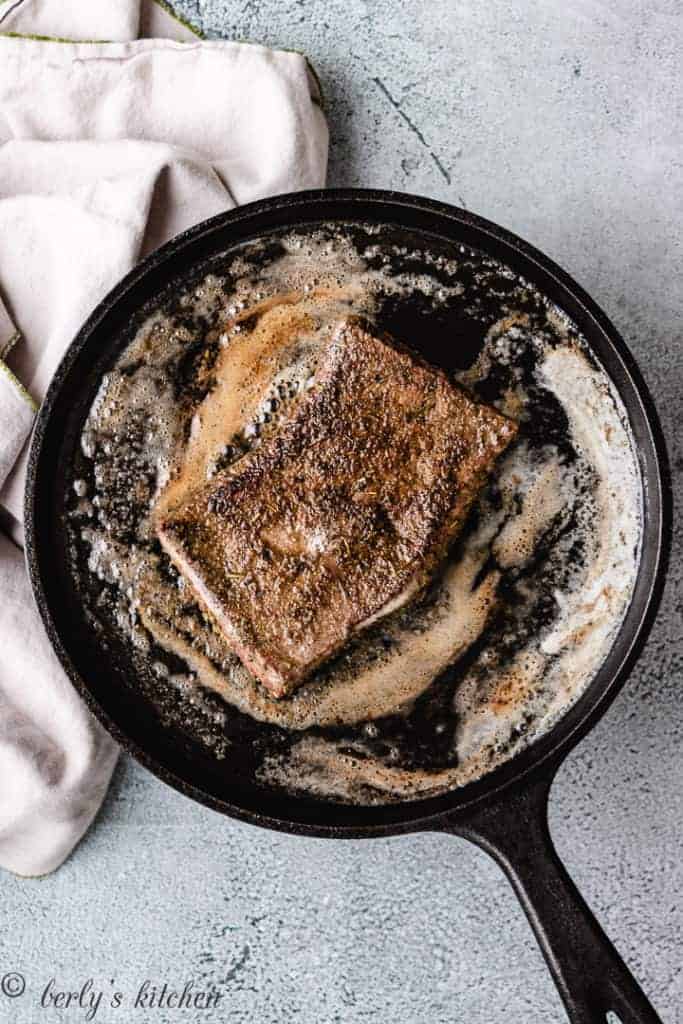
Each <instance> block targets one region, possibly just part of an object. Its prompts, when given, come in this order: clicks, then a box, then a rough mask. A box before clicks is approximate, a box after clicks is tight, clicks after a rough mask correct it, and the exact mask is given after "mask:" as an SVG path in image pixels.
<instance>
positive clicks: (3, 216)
mask: <svg viewBox="0 0 683 1024" xmlns="http://www.w3.org/2000/svg"><path fill="white" fill-rule="evenodd" d="M5 32H6V33H13V34H12V35H6V36H2V35H0V506H1V507H2V509H3V510H4V511H3V516H4V520H3V522H4V524H5V528H6V532H7V533H9V534H10V535H11V537H12V538H13V540H14V543H13V542H12V540H10V539H9V538H8V537H7V536H4V537H3V536H1V535H0V639H1V640H2V644H1V645H0V866H3V867H6V868H9V869H10V870H12V871H15V872H17V873H19V874H26V875H37V874H43V873H46V872H48V871H51V870H53V869H54V868H55V867H57V866H58V865H59V864H60V863H61V862H62V860H63V859H64V858H65V857H66V856H67V855H68V854H69V852H70V851H71V849H72V848H73V846H74V845H75V844H76V843H77V842H78V840H79V839H80V837H81V836H82V834H83V832H84V831H85V829H86V828H87V827H88V825H89V823H90V821H91V820H92V818H93V816H94V814H95V813H96V811H97V809H98V807H99V805H100V802H101V800H102V798H103V796H104V793H105V791H106V787H107V785H108V782H109V778H110V776H111V771H112V768H113V765H114V762H115V758H116V748H115V745H114V744H113V742H112V741H111V740H110V739H109V737H108V736H106V735H105V734H104V733H103V731H102V730H101V729H100V727H99V725H97V723H95V722H94V720H93V719H92V718H91V717H90V715H89V714H88V712H87V711H86V709H85V707H84V706H83V705H82V703H81V702H80V700H79V699H78V698H77V697H76V695H75V693H74V691H73V689H72V688H71V686H70V684H69V683H68V681H67V680H66V678H65V676H64V674H63V672H62V670H61V668H60V667H59V665H58V663H57V661H56V659H55V657H54V656H53V654H52V652H51V650H50V647H49V645H48V643H47V640H46V638H45V636H44V633H43V630H42V626H41V624H40V621H39V619H38V616H37V613H36V612H35V610H34V608H33V604H32V600H31V595H30V591H29V586H28V581H27V579H26V575H25V570H24V564H23V555H22V552H21V550H20V547H19V546H18V545H20V544H21V540H22V531H21V507H22V500H23V487H24V478H25V460H26V450H27V439H28V436H29V433H30V429H31V424H32V421H33V417H34V412H35V408H36V403H37V402H39V401H40V400H41V398H42V396H43V395H44V393H45V390H46V388H47V385H48V383H49V381H50V378H51V376H52V374H53V372H54V370H55V368H56V366H57V364H58V362H59V360H60V358H61V356H62V355H63V353H64V351H65V349H66V347H67V346H68V344H69V342H70V341H71V340H72V338H73V336H74V334H75V333H76V331H77V330H78V327H79V326H80V324H81V323H82V322H83V320H84V319H85V318H86V317H87V316H88V314H89V313H90V312H91V311H92V309H93V307H94V306H95V305H96V303H97V302H98V301H99V300H100V299H101V298H102V297H103V296H104V295H105V294H106V293H107V291H108V290H109V289H110V288H111V287H113V285H114V284H116V282H117V281H118V280H119V278H120V277H121V276H122V275H123V274H124V273H125V272H126V271H127V270H129V269H130V268H131V267H132V266H133V265H134V264H135V262H136V261H137V260H138V259H139V258H140V256H141V255H144V254H146V253H147V252H150V251H151V250H153V249H154V248H156V247H157V246H158V245H160V244H161V243H163V242H164V241H166V240H167V239H168V238H170V237H172V236H173V235H174V234H176V233H177V232H179V231H181V230H183V229H185V228H187V227H189V226H191V225H192V224H194V223H197V222H198V221H200V220H202V219H204V218H206V217H209V216H212V215H213V214H215V213H218V212H220V211H221V210H225V209H229V208H230V207H232V206H234V205H235V204H238V203H244V202H248V201H250V200H253V199H257V198H260V197H262V196H267V195H274V194H277V193H280V192H286V191H294V190H298V189H303V188H317V187H321V186H323V185H324V181H325V170H326V161H327V127H326V123H325V118H324V115H323V113H322V110H321V108H320V97H319V94H318V88H317V84H316V80H315V78H314V77H313V75H312V73H311V71H310V68H309V66H308V64H307V62H306V60H305V58H304V57H303V56H301V55H300V54H296V53H290V52H284V51H273V50H269V49H266V48H264V47H261V46H257V45H250V44H245V43H232V42H208V41H203V40H201V39H199V38H198V37H197V36H196V35H195V34H193V32H192V31H191V29H189V28H188V27H187V26H186V25H184V24H182V23H181V22H179V21H177V20H176V19H175V18H174V17H173V16H172V14H171V13H169V10H168V8H167V6H166V5H165V4H163V5H162V4H159V3H156V2H155V0H90V2H88V3H87V4H85V3H83V2H82V0H18V2H17V0H5V2H0V33H5ZM14 33H18V34H19V35H15V34H14ZM48 34H49V35H51V36H58V37H59V39H60V40H74V39H78V38H80V39H109V40H114V41H112V42H69V41H49V40H45V39H37V38H27V37H28V36H37V35H39V36H43V35H48ZM152 34H154V35H155V36H160V35H161V34H163V35H164V36H166V37H167V38H136V36H140V35H144V36H149V35H152Z"/></svg>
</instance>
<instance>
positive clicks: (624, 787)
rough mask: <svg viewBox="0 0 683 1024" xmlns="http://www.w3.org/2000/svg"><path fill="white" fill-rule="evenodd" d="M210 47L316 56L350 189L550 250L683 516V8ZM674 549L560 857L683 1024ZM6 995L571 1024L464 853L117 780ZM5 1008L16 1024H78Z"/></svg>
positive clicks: (520, 935) (11, 961)
mask: <svg viewBox="0 0 683 1024" xmlns="http://www.w3.org/2000/svg"><path fill="white" fill-rule="evenodd" d="M178 6H179V7H180V8H182V10H183V12H184V13H185V14H186V15H187V16H188V17H190V18H194V19H195V20H197V21H198V22H200V23H201V24H202V25H203V27H204V28H205V29H206V30H207V32H209V33H210V34H214V35H224V36H234V37H240V38H245V39H250V40H255V41H260V42H264V43H268V44H273V45H278V46H283V47H289V48H297V49H301V50H304V51H306V52H307V53H308V54H309V55H310V57H311V58H312V60H313V61H314V63H315V64H316V66H317V68H318V70H319V73H320V75H321V78H322V80H323V85H324V89H325V93H326V96H327V102H328V109H329V117H330V123H331V129H332V145H331V153H330V175H329V182H330V184H331V185H363V186H383V187H394V188H399V189H405V190H408V191H413V192H417V193H422V194H426V195H431V196H434V197H437V198H441V199H447V200H451V201H453V202H455V203H458V204H461V205H464V206H467V207H468V208H469V209H472V210H475V211H477V212H479V213H481V214H484V215H485V216H487V217H490V218H492V219H494V220H497V221H499V222H500V223H502V224H504V225H507V226H508V227H510V228H512V229H513V230H515V231H517V232H519V233H520V234H521V235H523V236H524V237H526V238H527V239H529V240H530V241H531V242H534V243H535V244H536V245H538V246H540V247H541V248H543V249H545V250H546V251H547V252H548V253H549V254H551V255H552V256H553V257H554V258H555V259H557V260H558V261H559V262H560V263H561V264H562V265H564V266H565V267H566V268H567V269H568V270H569V271H570V272H571V273H572V274H574V275H575V276H576V277H577V278H578V280H579V281H580V282H581V283H582V284H583V285H584V286H585V287H586V288H587V289H588V290H589V291H590V292H591V293H592V294H593V295H594V296H595V298H596V299H597V300H598V302H600V303H601V304H602V305H603V306H604V307H605V309H606V310H607V311H608V312H609V313H610V315H611V316H612V317H613V318H614V320H615V322H616V323H617V325H618V326H619V327H620V329H621V330H622V331H623V333H624V335H625V337H626V338H627V340H628V342H629V343H630V345H631V346H632V348H633V351H634V352H635V354H636V356H637V358H638V360H639V362H640V365H641V367H642V368H643V370H644V372H645V376H646V377H647V380H648V381H649V384H650V386H651V388H652V391H653V393H654V395H655V397H656V399H657V403H658V405H659V409H660V411H661V414H662V418H663V420H664V425H665V428H666V430H667V434H668V438H669V442H670V445H671V456H672V462H673V466H674V471H675V473H676V474H677V482H678V490H679V494H680V470H681V466H683V455H682V453H681V448H680V443H679V436H680V431H681V426H682V421H681V416H680V412H679V410H680V403H681V398H682V392H683V387H682V379H683V378H682V375H681V369H682V365H681V364H682V362H683V358H682V355H681V353H682V341H681V302H682V300H683V254H682V251H681V210H682V208H683V172H682V169H681V161H682V159H683V145H682V139H681V130H682V129H681V125H682V123H683V122H682V114H683V109H682V108H683V88H682V86H681V74H680V62H681V58H682V55H683V45H682V42H683V40H682V16H681V12H680V8H679V7H678V3H677V0H668V2H667V0H621V2H619V0H612V2H611V3H610V2H598V0H526V2H523V3H512V2H505V0H488V3H482V2H480V0H462V2H455V0H452V2H449V0H431V2H430V3H429V4H424V3H421V2H418V0H403V2H402V3H396V2H395V0H376V2H362V0H343V2H342V0H183V2H182V3H180V4H178ZM682 565H683V562H682V559H681V546H680V540H679V538H676V541H675V546H674V552H673V557H672V565H671V573H670V580H669V586H668V590H667V594H666V597H665V600H664V603H663V606H662V609H661V612H660V616H659V620H658V623H657V626H656V628H655V630H654V632H653V635H652V637H651V640H650V642H649V645H648V647H647V650H646V652H645V654H644V655H643V657H642V659H641V661H640V663H639V665H638V667H637V669H636V671H635V672H634V673H633V676H632V679H631V681H630V684H629V685H628V686H627V688H626V689H625V691H624V692H623V693H622V695H621V696H620V698H619V699H618V700H617V702H616V704H615V705H614V707H613V708H612V709H611V711H610V712H609V713H608V715H607V716H606V717H605V719H604V720H603V721H602V722H601V723H600V724H599V725H598V727H597V728H596V729H595V730H594V732H593V733H592V734H591V736H590V737H589V738H588V739H586V740H585V741H584V743H583V744H582V745H581V747H580V749H578V750H577V751H576V752H575V753H574V754H573V756H572V757H571V758H570V759H569V761H568V762H567V764H566V765H565V766H564V768H563V770H562V771H561V773H560V777H559V779H558V781H557V783H556V785H555V788H554V791H553V798H552V830H553V834H554V836H555V839H556V842H557V846H558V848H559V850H560V852H561V854H562V856H563V857H564V858H565V860H566V862H567V863H568V865H569V867H570V869H571V871H572V873H573V874H574V876H575V878H576V880H577V882H578V884H579V886H580V887H581V888H582V890H583V892H584V893H585V895H586V897H587V899H588V901H589V902H590V904H591V905H592V906H593V907H594V909H595V910H596V912H597V913H598V915H599V917H600V918H601V920H602V922H603V923H604V926H605V928H606V930H607V932H608V933H609V934H610V936H611V937H612V938H613V939H614V941H615V942H616V944H617V946H618V947H619V949H620V951H621V953H622V954H623V955H624V957H625V958H626V959H627V961H628V963H629V964H630V966H631V967H632V968H633V970H634V971H635V972H636V974H637V975H638V976H639V977H640V979H641V980H642V984H643V986H644V988H645V989H646V991H647V992H648V994H649V995H650V996H651V998H652V999H653V1001H654V1003H655V1004H656V1006H657V1008H658V1009H659V1011H660V1013H661V1015H662V1017H663V1019H664V1020H665V1021H667V1022H671V1024H673V1022H677V1021H681V1020H683V974H682V973H681V936H682V934H683V865H682V863H681V861H682V854H683V838H682V831H683V799H682V795H681V794H682V792H683V786H682V785H681V783H682V782H683V779H682V774H683V773H682V767H681V751H680V747H681V733H682V728H683V711H682V710H681V699H680V689H681V681H682V673H681V666H682V663H683V646H682V644H681V637H682V635H683V623H682V621H681V608H682V598H681V590H680V582H681V568H682ZM0 907H1V910H2V925H1V932H0V973H2V972H3V971H7V970H10V969H12V970H17V971H21V972H22V973H24V974H25V976H26V979H27V984H28V986H29V993H31V994H32V995H33V996H34V997H35V996H36V994H37V993H39V991H40V990H42V987H43V986H44V985H45V984H46V983H47V982H48V981H49V979H50V978H51V977H55V978H56V979H57V983H58V985H59V986H61V987H62V988H76V987H80V985H81V984H82V983H83V982H84V981H86V980H87V978H89V977H92V978H93V979H94V980H95V983H96V986H97V987H100V988H103V989H104V991H105V993H111V992H112V991H113V990H114V989H115V988H118V989H120V990H121V991H122V992H124V994H126V997H127V999H129V998H130V996H131V995H132V994H134V992H135V991H136V990H137V988H138V987H139V985H140V984H141V983H142V982H143V981H144V980H145V979H146V978H150V979H153V980H155V981H156V982H158V983H161V982H163V981H167V982H169V983H172V984H174V985H176V986H182V983H183V982H184V981H185V980H188V979H190V978H194V979H196V981H197V983H198V984H202V983H203V984H205V985H208V984H214V985H215V986H217V987H218V989H219V990H220V991H221V992H222V993H223V999H222V1001H221V1003H220V1004H219V1006H218V1008H217V1009H215V1010H212V1011H200V1010H195V1011H189V1010H175V1011H173V1010H168V1011H162V1010H155V1011H152V1010H149V1011H147V1012H145V1011H144V1010H142V1009H138V1010H136V1011H133V1010H121V1009H120V1010H111V1009H105V1008H104V1007H102V1008H101V1009H100V1011H99V1013H98V1015H97V1017H96V1018H95V1019H96V1020H100V1021H105V1022H106V1024H111V1022H116V1021H120V1020H125V1021H126V1022H127V1024H135V1022H136V1021H139V1022H141V1024H142V1022H146V1021H150V1022H151V1021H159V1022H172V1021H186V1022H191V1024H195V1022H207V1024H208V1022H217V1021H231V1022H236V1024H237V1022H256V1024H262V1022H263V1024H266V1022H271V1021H272V1022H281V1021H285V1020H296V1021H301V1022H304V1024H333V1022H337V1021H340V1022H363V1021H371V1020H372V1021H373V1022H378V1024H380V1022H387V1024H388V1022H390V1021H399V1022H401V1024H404V1022H405V1024H413V1022H414V1024H417V1022H420V1024H422V1022H425V1024H427V1022H429V1024H438V1022H440V1021H444V1022H446V1021H448V1022H455V1024H498V1022H501V1024H502V1022H514V1024H551V1022H561V1021H563V1020H564V1019H565V1018H564V1015H563V1010H562V1007H561V1005H560V1001H559V998H558V996H557V995H556V993H555V991H554V989H553V986H552V983H551V981H550V979H549V976H548V974H547V971H546V969H545V967H544V965H543V962H542V959H541V956H540V954H539V952H538V951H537V949H536V946H535V944H534V940H533V939H532V937H531V934H530V931H529V928H528V926H527V924H526V921H525V919H524V917H523V915H522V912H521V911H520V909H519V908H518V906H517V905H516V903H515V900H514V898H513V896H512V894H511V892H510V891H509V889H508V886H507V883H506V882H505V880H504V879H503V877H502V875H501V874H500V873H499V871H498V869H497V868H496V867H495V866H494V865H493V863H491V862H489V861H488V859H487V858H486V857H485V855H484V854H482V853H480V852H479V851H477V850H476V849H474V848H472V847H470V846H468V845H467V844H466V843H464V842H462V841H459V840H455V839H448V838H440V837H436V836H431V835H427V836H413V837H407V838H400V839H393V840H387V841H375V842H370V843H346V844H339V845H337V844H334V843H328V842H323V841H305V840H294V839H290V838H288V837H285V836H278V835H271V834H268V833H264V832H259V831H257V830H255V829H254V828H251V827H248V826H243V825H239V824H236V823H233V822H231V821H228V820H224V819H222V818H220V817H219V816H217V815H214V814H212V813H211V812H209V811H206V810H204V809H202V808H200V807H198V806H195V805H194V804H192V803H191V802H190V801H189V800H187V799H185V798H184V797H182V796H179V795H178V794H176V793H175V792H173V791H172V790H170V789H168V788H166V787H165V786H163V785H162V784H161V783H159V782H157V781H156V780H155V779H154V778H153V777H152V776H151V775H149V774H147V773H146V772H145V771H144V770H143V769H142V768H140V767H138V766H137V765H136V764H134V763H133V762H132V761H131V760H130V759H129V758H127V757H124V758H122V760H121V763H120V765H119V768H118V770H117V772H116V776H115V780H114V784H113V786H112V789H111V792H110V794H109V797H108V799H107V801H106V804H105V806H104V808H103V810H102V813H101V814H100V816H99V819H98V820H97V823H96V825H95V827H94V828H93V829H92V830H91V832H90V833H89V835H88V836H87V838H86V840H85V841H84V842H83V844H82V845H81V846H80V848H79V849H78V850H77V852H76V854H75V855H74V856H73V857H72V859H71V860H70V861H69V862H68V863H67V864H66V865H65V866H64V867H63V868H62V870H61V871H59V872H58V873H57V874H56V875H54V876H53V877H51V878H48V879H46V880H44V881H36V882H21V881H18V880H15V879H13V878H11V877H9V876H7V875H5V876H3V877H2V878H1V879H0ZM83 1019H85V1014H84V1012H83V1011H80V1010H75V1009H71V1010H69V1011H64V1012H61V1013H60V1012H57V1011H56V1010H54V1009H43V1010H37V1009H35V1008H33V1009H31V1008H30V1006H29V1003H28V1002H27V1000H26V998H24V999H17V1000H15V1001H14V1002H13V1003H11V1004H10V1003H9V1002H8V1000H6V999H5V1000H3V999H2V997H1V996H0V1020H2V1021H8V1022H10V1021H11V1022H12V1024H36V1022H38V1021H45V1022H47V1021H52V1020H55V1021H57V1020H58V1021H68V1022H69V1024H70V1022H71V1021H79V1020H83Z"/></svg>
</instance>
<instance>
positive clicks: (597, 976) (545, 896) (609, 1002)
mask: <svg viewBox="0 0 683 1024" xmlns="http://www.w3.org/2000/svg"><path fill="white" fill-rule="evenodd" d="M554 773H555V769H550V770H549V769H547V768H546V769H545V770H544V771H543V770H542V771H538V772H536V774H535V776H534V777H532V778H531V779H529V778H527V779H526V781H525V783H523V784H522V786H521V787H519V786H518V787H517V788H516V789H512V790H510V789H509V788H508V790H504V791H503V793H502V794H499V795H498V796H497V798H494V800H492V801H487V802H486V803H485V804H484V805H483V806H481V807H479V808H475V810H474V811H473V812H472V813H470V814H468V815H466V817H464V818H458V817H454V818H453V819H447V820H446V821H445V822H444V826H443V827H444V831H446V832H451V833H453V834H454V835H459V836H462V837H463V838H464V839H469V840H471V841H472V842H474V843H476V844H477V846H479V847H481V848H482V849H483V850H485V851H486V852H487V853H488V854H490V856H491V857H493V859H494V860H495V861H497V863H498V864H500V866H501V867H502V868H503V870H504V871H505V874H506V875H507V877H508V879H509V880H510V883H511V885H512V887H513V889H514V890H515V893H516V894H517V896H518V898H519V901H520V903H521V904H522V907H523V908H524V912H525V913H526V915H527V917H528V919H529V922H530V924H531V927H532V928H533V930H534V933H535V935H536V938H537V939H538V943H539V945H540V947H541V950H542V952H543V955H544V957H545V959H546V962H547V964H548V966H549V968H550V970H551V972H552V975H553V978H554V979H555V984H556V985H557V988H558V990H559V993H560V995H561V996H562V1000H563V1002H564V1005H565V1007H566V1010H567V1015H568V1017H569V1020H570V1021H571V1022H572V1024H662V1021H661V1019H660V1017H659V1016H658V1015H657V1013H656V1012H655V1010H654V1009H653V1007H652V1005H651V1004H650V1002H649V1001H648V999H647V997H646V996H645V994H644V993H643V990H642V989H641V988H640V985H639V984H638V982H637V981H636V979H635V978H634V977H633V975H632V974H631V972H630V971H629V969H628V967H627V966H626V964H625V963H624V961H623V960H622V959H621V957H620V956H619V954H618V953H617V951H616V949H615V948H614V946H613V945H612V943H611V942H610V940H609V939H608V937H607V936H606V935H605V933H604V931H603V930H602V928H601V927H600V925H599V924H598V922H597V921H596V919H595V917H594V916H593V913H592V912H591V910H590V909H589V907H588V905H587V904H586V902H585V901H584V899H583V897H582V896H581V894H580V892H579V891H578V889H577V888H576V886H575V884H574V882H573V881H572V879H571V877H570V876H569V874H568V872H567V870H566V868H565V867H564V865H563V864H562V862H561V860H560V858H559V857H558V855H557V852H556V850H555V847H554V845H553V841H552V839H551V836H550V831H549V828H548V795H549V792H550V787H551V785H552V782H553V777H554Z"/></svg>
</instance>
